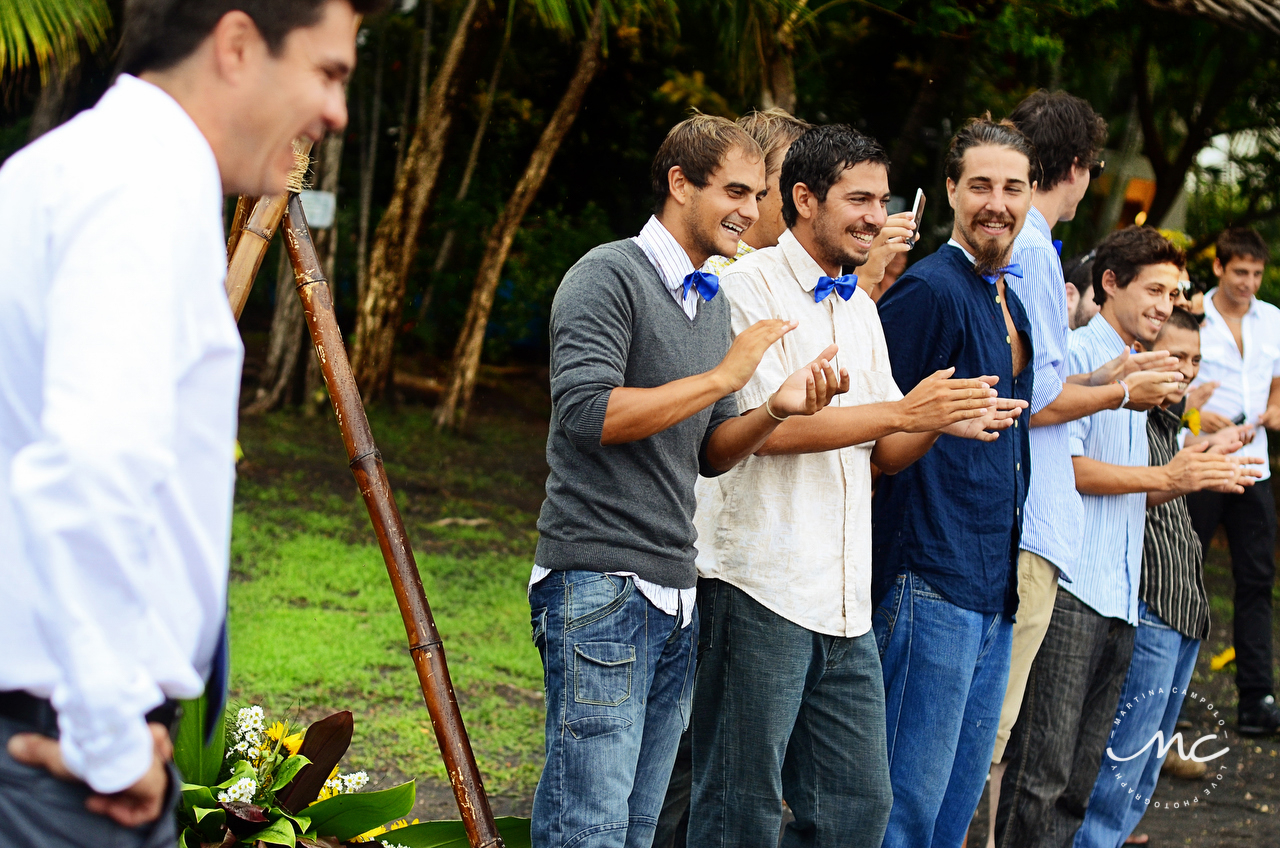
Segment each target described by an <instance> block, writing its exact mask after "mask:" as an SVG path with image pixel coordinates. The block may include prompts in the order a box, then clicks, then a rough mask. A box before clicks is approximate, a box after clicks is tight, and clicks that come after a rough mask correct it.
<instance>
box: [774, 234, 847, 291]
mask: <svg viewBox="0 0 1280 848" xmlns="http://www.w3.org/2000/svg"><path fill="white" fill-rule="evenodd" d="M778 247H779V249H781V250H782V255H783V256H784V257H785V258H786V260H787V264H788V265H790V266H791V273H792V274H794V275H795V278H796V282H798V283H799V284H800V288H802V289H804V290H805V291H807V292H811V291H813V290H814V289H815V288H817V285H818V278H819V277H825V276H827V272H826V271H824V270H822V266H821V265H819V264H818V263H817V261H816V260H815V259H814V258H813V257H812V256H810V255H809V251H807V250H805V249H804V245H802V244H801V243H800V240H799V239H797V238H796V237H795V235H794V234H793V233H792V232H791V230H784V231H783V233H782V235H781V236H779V237H778ZM841 270H843V269H841Z"/></svg>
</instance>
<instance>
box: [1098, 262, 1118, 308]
mask: <svg viewBox="0 0 1280 848" xmlns="http://www.w3.org/2000/svg"><path fill="white" fill-rule="evenodd" d="M1102 290H1103V291H1104V292H1106V293H1107V300H1111V298H1113V297H1115V296H1116V292H1118V291H1120V286H1119V284H1118V283H1117V282H1116V272H1115V271H1112V270H1111V269H1110V268H1108V269H1107V270H1105V271H1103V272H1102Z"/></svg>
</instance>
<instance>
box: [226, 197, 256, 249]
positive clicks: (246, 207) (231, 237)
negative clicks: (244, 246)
mask: <svg viewBox="0 0 1280 848" xmlns="http://www.w3.org/2000/svg"><path fill="white" fill-rule="evenodd" d="M257 202H258V198H256V197H250V196H249V195H247V194H242V195H240V197H239V198H238V199H237V200H236V211H235V214H234V215H232V216H231V227H230V228H229V229H228V230H227V232H228V236H227V262H230V261H231V257H232V256H235V254H236V245H237V244H239V243H240V234H241V233H243V232H244V225H245V224H246V223H247V222H248V220H249V212H250V211H251V210H252V209H253V205H254V204H255V203H257Z"/></svg>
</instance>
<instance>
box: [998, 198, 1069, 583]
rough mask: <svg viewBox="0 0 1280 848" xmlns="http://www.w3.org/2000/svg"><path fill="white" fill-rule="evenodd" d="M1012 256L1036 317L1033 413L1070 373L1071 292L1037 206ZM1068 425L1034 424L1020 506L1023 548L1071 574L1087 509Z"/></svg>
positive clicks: (1021, 294) (1019, 289)
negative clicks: (1078, 483) (1027, 477)
mask: <svg viewBox="0 0 1280 848" xmlns="http://www.w3.org/2000/svg"><path fill="white" fill-rule="evenodd" d="M1011 261H1013V262H1016V263H1018V264H1019V265H1021V266H1022V279H1018V278H1017V277H1013V276H1006V277H1005V280H1004V281H1005V283H1006V284H1007V285H1009V286H1011V287H1012V288H1013V291H1014V294H1016V295H1017V296H1018V299H1019V300H1021V301H1022V306H1023V308H1025V309H1026V310H1027V317H1028V318H1029V319H1030V320H1031V348H1032V351H1033V359H1032V367H1033V368H1034V369H1035V377H1034V379H1033V381H1032V389H1031V408H1030V409H1028V410H1027V413H1028V414H1027V416H1026V417H1027V418H1030V417H1031V416H1032V415H1035V414H1036V413H1037V412H1039V411H1040V410H1042V409H1044V408H1045V407H1046V406H1048V405H1049V404H1051V403H1053V402H1054V401H1055V400H1057V398H1058V395H1060V394H1061V393H1062V384H1063V381H1065V380H1066V378H1067V375H1068V374H1071V373H1073V372H1072V371H1069V370H1068V369H1067V333H1068V330H1067V289H1066V282H1065V281H1064V280H1063V278H1062V262H1061V260H1059V258H1058V251H1057V250H1056V249H1055V248H1054V246H1053V240H1052V238H1051V237H1050V231H1049V222H1048V221H1046V220H1045V218H1044V215H1041V214H1040V211H1039V210H1038V209H1036V208H1035V207H1034V206H1033V207H1031V211H1030V212H1028V213H1027V222H1026V223H1025V224H1024V225H1023V227H1022V232H1020V233H1018V237H1017V239H1015V240H1014V242H1013V257H1012V259H1011ZM1068 426H1069V425H1068V424H1066V423H1063V424H1049V425H1047V426H1043V427H1032V428H1031V433H1030V436H1031V485H1030V487H1028V489H1027V503H1026V505H1025V506H1024V507H1023V510H1022V539H1021V541H1020V543H1019V546H1020V547H1021V548H1022V549H1023V550H1025V551H1031V552H1032V553H1034V554H1039V555H1040V556H1042V557H1044V558H1045V559H1047V560H1049V562H1051V563H1053V564H1054V565H1056V566H1057V567H1058V571H1059V572H1060V573H1061V576H1062V578H1063V579H1064V580H1066V581H1068V582H1069V581H1070V580H1071V579H1072V568H1073V566H1074V565H1075V562H1076V557H1077V555H1078V553H1079V550H1078V549H1079V545H1080V527H1081V525H1082V524H1083V523H1084V506H1083V504H1082V503H1081V501H1080V493H1079V492H1077V491H1076V473H1075V469H1074V468H1072V466H1071V450H1070V448H1069V446H1068V437H1069V436H1068V430H1067V428H1068Z"/></svg>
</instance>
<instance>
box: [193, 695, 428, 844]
mask: <svg viewBox="0 0 1280 848" xmlns="http://www.w3.org/2000/svg"><path fill="white" fill-rule="evenodd" d="M201 705H202V701H197V702H194V703H193V704H192V705H191V706H192V707H194V709H191V708H189V709H188V712H187V713H186V714H185V715H184V718H183V723H182V726H180V728H179V731H178V738H177V740H175V743H174V762H175V764H176V765H177V766H178V770H179V771H181V772H182V775H183V779H184V781H186V782H184V783H183V785H182V800H181V802H180V804H179V807H178V814H177V815H178V827H179V833H180V836H179V840H178V845H179V848H229V846H231V845H235V844H237V843H244V844H246V845H253V844H255V843H256V844H258V845H260V846H261V845H285V846H289V848H294V846H303V848H338V846H341V845H343V844H346V843H348V842H361V841H364V842H368V841H371V840H372V839H373V837H374V836H375V835H377V834H382V833H386V832H387V823H388V822H391V821H392V820H394V819H398V818H400V817H402V816H405V815H407V814H408V813H409V811H410V810H412V809H413V802H414V784H413V782H412V781H410V782H408V783H403V784H401V785H399V786H395V787H392V788H391V789H384V790H381V791H378V792H362V791H361V790H362V789H364V787H365V785H366V784H367V783H368V781H369V778H368V776H367V775H366V774H365V773H364V772H362V771H358V772H354V773H350V774H341V773H339V771H338V761H339V760H340V759H342V756H343V754H345V753H346V751H347V747H348V746H349V745H350V744H351V734H352V729H353V725H354V722H353V719H352V716H351V713H350V712H347V711H343V712H339V713H334V714H333V715H331V716H329V717H327V718H324V719H321V720H320V721H317V722H315V723H314V724H312V725H311V726H310V727H308V728H306V729H305V730H301V729H296V728H294V727H292V726H291V725H289V724H288V723H286V722H281V721H277V722H274V723H273V724H270V725H268V724H267V722H266V716H265V714H264V713H263V710H262V708H261V707H257V706H250V707H245V708H244V709H241V710H240V711H239V712H238V713H237V715H236V718H235V722H234V726H232V727H230V728H226V729H225V730H224V728H222V727H219V728H217V730H216V731H215V734H214V740H213V742H212V743H211V744H210V745H209V746H205V745H204V744H203V741H204V740H203V739H201V738H200V736H201V729H202V728H203V726H204V720H203V718H204V717H203V710H202V709H201ZM404 824H405V823H403V822H396V823H395V824H393V825H392V826H391V827H392V828H394V827H395V826H396V825H400V826H403V825H404ZM373 831H376V834H375V833H372V832H373Z"/></svg>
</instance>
